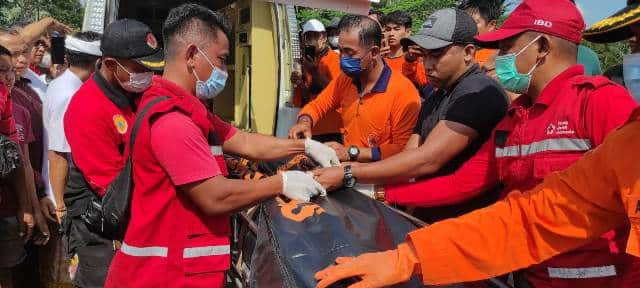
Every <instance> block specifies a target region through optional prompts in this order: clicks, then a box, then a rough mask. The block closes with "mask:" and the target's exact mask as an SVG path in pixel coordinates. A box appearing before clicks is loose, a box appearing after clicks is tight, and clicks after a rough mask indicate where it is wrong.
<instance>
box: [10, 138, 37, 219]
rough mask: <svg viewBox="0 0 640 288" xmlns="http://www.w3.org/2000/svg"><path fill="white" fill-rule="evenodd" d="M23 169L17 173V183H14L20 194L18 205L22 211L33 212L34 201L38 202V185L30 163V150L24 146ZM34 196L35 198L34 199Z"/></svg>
mask: <svg viewBox="0 0 640 288" xmlns="http://www.w3.org/2000/svg"><path fill="white" fill-rule="evenodd" d="M21 148H22V155H21V156H22V159H23V163H22V167H21V168H20V169H18V171H17V176H18V177H17V179H16V180H17V181H16V182H14V185H15V190H16V191H17V192H18V205H19V206H20V209H22V211H31V210H32V207H33V203H32V202H33V201H34V197H35V202H38V201H37V199H38V196H37V195H36V184H35V179H34V176H33V168H32V167H31V163H30V162H29V148H28V146H27V145H22V147H21ZM32 196H33V197H32Z"/></svg>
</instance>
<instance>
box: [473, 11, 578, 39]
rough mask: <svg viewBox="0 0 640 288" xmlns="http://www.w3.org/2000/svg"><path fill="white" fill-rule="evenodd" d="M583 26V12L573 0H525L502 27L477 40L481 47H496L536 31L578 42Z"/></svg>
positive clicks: (478, 37)
mask: <svg viewBox="0 0 640 288" xmlns="http://www.w3.org/2000/svg"><path fill="white" fill-rule="evenodd" d="M584 28H585V25H584V20H583V19H582V14H580V11H578V8H577V7H576V5H575V4H573V2H572V1H570V0H524V1H523V2H522V4H520V5H518V7H516V9H515V10H513V12H511V15H509V17H508V18H507V21H505V22H504V24H503V25H502V27H500V29H498V30H496V31H493V32H489V33H485V34H482V35H478V36H476V37H475V39H476V40H477V41H478V42H479V44H480V45H481V46H482V45H485V44H486V45H488V46H495V44H497V43H495V42H498V41H501V40H504V39H508V38H511V37H513V36H516V35H518V34H520V33H522V32H525V31H536V32H540V33H544V34H547V35H553V36H556V37H559V38H562V39H565V40H567V41H571V42H573V43H576V44H579V43H580V40H581V39H582V32H583V31H584Z"/></svg>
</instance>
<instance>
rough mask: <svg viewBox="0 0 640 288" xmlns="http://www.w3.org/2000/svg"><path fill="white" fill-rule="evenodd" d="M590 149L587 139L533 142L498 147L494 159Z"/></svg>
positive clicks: (589, 142)
mask: <svg viewBox="0 0 640 288" xmlns="http://www.w3.org/2000/svg"><path fill="white" fill-rule="evenodd" d="M592 148H593V145H591V141H589V139H573V138H559V139H546V140H542V141H538V142H533V143H531V144H528V145H514V146H507V147H504V148H499V147H498V148H496V158H504V157H521V156H528V155H533V154H536V153H542V152H552V151H567V152H570V151H571V152H576V151H578V152H580V151H589V150H591V149H592Z"/></svg>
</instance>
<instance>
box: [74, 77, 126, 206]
mask: <svg viewBox="0 0 640 288" xmlns="http://www.w3.org/2000/svg"><path fill="white" fill-rule="evenodd" d="M133 119H134V113H133V109H132V107H131V102H130V100H129V98H128V97H127V96H126V95H124V94H123V93H121V92H119V91H117V90H115V88H113V87H111V86H110V85H109V84H108V83H107V82H106V80H105V79H104V78H103V77H102V75H100V73H99V72H98V73H95V74H94V75H93V76H92V77H91V78H90V79H89V80H88V81H86V82H85V83H84V84H83V85H82V87H80V89H79V90H78V92H76V94H74V96H73V98H72V99H71V101H70V102H69V107H68V108H67V112H66V113H65V115H64V133H65V136H66V137H67V141H68V142H69V147H70V148H71V155H72V158H73V161H74V163H75V164H76V166H77V167H78V169H79V170H80V172H82V175H83V176H84V178H85V179H86V180H87V182H88V183H89V185H90V186H91V187H90V188H91V189H92V190H93V191H94V192H95V193H97V194H98V195H100V196H102V195H103V194H104V193H105V190H106V188H107V187H108V186H109V184H110V183H111V182H112V181H113V179H114V178H115V177H116V176H117V175H118V173H120V170H122V167H124V163H125V160H126V156H125V155H124V150H125V143H126V140H127V134H128V132H129V128H130V127H131V125H133V122H132V121H133Z"/></svg>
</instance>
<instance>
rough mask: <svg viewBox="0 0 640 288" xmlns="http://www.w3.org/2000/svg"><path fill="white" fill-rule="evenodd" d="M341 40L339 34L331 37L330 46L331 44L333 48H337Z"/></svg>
mask: <svg viewBox="0 0 640 288" xmlns="http://www.w3.org/2000/svg"><path fill="white" fill-rule="evenodd" d="M339 40H340V38H339V37H338V36H331V37H329V46H331V48H333V49H337V48H338V41H339Z"/></svg>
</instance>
